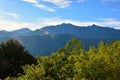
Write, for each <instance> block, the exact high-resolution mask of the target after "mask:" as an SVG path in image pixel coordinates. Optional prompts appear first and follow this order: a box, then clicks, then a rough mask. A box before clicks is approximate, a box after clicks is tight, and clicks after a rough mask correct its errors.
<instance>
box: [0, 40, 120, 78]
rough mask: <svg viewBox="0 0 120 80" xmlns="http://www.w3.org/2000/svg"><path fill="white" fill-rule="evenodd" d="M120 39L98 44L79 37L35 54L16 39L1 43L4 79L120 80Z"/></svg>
mask: <svg viewBox="0 0 120 80" xmlns="http://www.w3.org/2000/svg"><path fill="white" fill-rule="evenodd" d="M119 74H120V40H117V41H113V42H111V43H105V42H103V41H101V42H100V43H99V44H98V46H97V47H94V46H92V45H91V46H90V47H89V49H88V50H84V45H83V44H82V43H81V42H80V41H79V40H78V39H76V38H73V39H71V40H70V41H68V42H67V43H66V45H65V46H64V47H63V48H60V49H58V50H57V51H56V52H54V53H52V54H51V55H50V56H32V55H31V54H30V53H29V52H28V51H27V50H26V49H25V47H24V46H22V45H21V44H20V43H19V42H18V41H17V40H12V39H11V40H8V41H6V42H3V43H0V78H1V80H120V75H119Z"/></svg>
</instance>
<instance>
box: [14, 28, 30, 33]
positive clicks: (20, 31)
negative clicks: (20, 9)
mask: <svg viewBox="0 0 120 80" xmlns="http://www.w3.org/2000/svg"><path fill="white" fill-rule="evenodd" d="M12 32H13V33H29V32H31V30H30V29H28V28H22V29H18V30H14V31H12Z"/></svg>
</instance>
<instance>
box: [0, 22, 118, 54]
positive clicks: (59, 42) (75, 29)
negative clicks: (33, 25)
mask: <svg viewBox="0 0 120 80" xmlns="http://www.w3.org/2000/svg"><path fill="white" fill-rule="evenodd" d="M73 37H76V38H78V39H79V40H81V41H82V42H83V44H84V46H85V49H86V50H87V49H88V48H89V46H90V45H95V46H96V45H97V44H98V42H99V41H101V40H103V41H106V42H111V41H113V40H118V39H120V30H117V29H113V28H108V27H101V26H97V25H95V24H93V25H92V26H75V25H72V24H65V23H63V24H61V25H57V26H46V27H43V28H41V29H37V30H35V31H31V30H29V29H27V28H23V29H19V30H15V31H12V32H8V31H0V41H1V42H2V41H6V40H8V39H10V38H14V39H17V40H19V41H20V42H21V43H22V44H23V45H24V46H25V47H26V49H28V50H29V51H30V53H31V54H33V55H49V54H50V53H52V52H54V51H56V50H57V49H59V48H60V47H63V46H64V45H65V43H66V42H67V41H68V40H70V39H71V38H73Z"/></svg>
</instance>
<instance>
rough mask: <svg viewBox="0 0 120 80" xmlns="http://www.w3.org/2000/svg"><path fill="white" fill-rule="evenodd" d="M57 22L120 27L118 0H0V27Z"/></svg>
mask: <svg viewBox="0 0 120 80" xmlns="http://www.w3.org/2000/svg"><path fill="white" fill-rule="evenodd" d="M61 23H72V24H74V25H79V26H87V25H92V24H96V25H101V26H108V27H112V28H117V29H120V0H0V30H3V29H4V30H9V31H11V30H15V29H20V28H23V27H28V28H30V29H33V30H34V29H39V28H41V27H43V26H48V25H57V24H61Z"/></svg>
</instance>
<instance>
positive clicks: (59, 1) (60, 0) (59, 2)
mask: <svg viewBox="0 0 120 80" xmlns="http://www.w3.org/2000/svg"><path fill="white" fill-rule="evenodd" d="M42 1H44V2H48V3H52V4H54V5H56V6H57V7H59V8H65V7H68V6H70V3H71V1H70V0H42Z"/></svg>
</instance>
